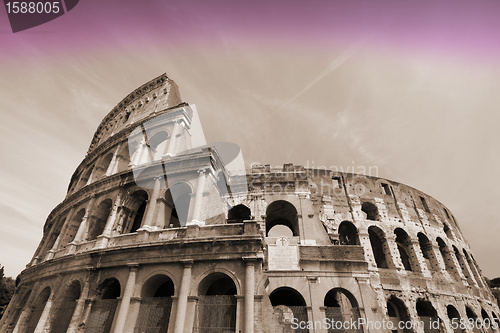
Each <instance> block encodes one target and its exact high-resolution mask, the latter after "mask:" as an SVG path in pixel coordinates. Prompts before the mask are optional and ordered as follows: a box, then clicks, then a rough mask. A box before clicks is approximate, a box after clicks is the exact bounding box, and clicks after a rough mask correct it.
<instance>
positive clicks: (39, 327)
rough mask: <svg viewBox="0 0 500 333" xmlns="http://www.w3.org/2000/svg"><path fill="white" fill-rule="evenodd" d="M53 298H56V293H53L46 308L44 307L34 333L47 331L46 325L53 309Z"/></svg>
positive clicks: (46, 303)
mask: <svg viewBox="0 0 500 333" xmlns="http://www.w3.org/2000/svg"><path fill="white" fill-rule="evenodd" d="M52 298H54V292H53V291H52V292H51V294H50V296H49V298H48V299H47V302H45V306H44V307H43V311H42V315H41V316H40V319H38V324H37V325H36V328H35V331H34V333H43V332H44V331H45V325H46V324H47V320H48V319H49V314H50V309H51V308H52Z"/></svg>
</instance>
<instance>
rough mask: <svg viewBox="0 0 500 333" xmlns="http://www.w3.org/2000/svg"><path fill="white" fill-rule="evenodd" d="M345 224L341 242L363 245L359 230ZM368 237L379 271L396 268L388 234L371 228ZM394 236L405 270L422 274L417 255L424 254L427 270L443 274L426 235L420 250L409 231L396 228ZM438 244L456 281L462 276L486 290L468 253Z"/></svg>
mask: <svg viewBox="0 0 500 333" xmlns="http://www.w3.org/2000/svg"><path fill="white" fill-rule="evenodd" d="M342 223H344V224H347V225H348V226H349V227H344V228H340V227H339V233H341V236H340V238H341V239H342V238H346V237H348V238H349V239H354V242H359V239H356V232H357V230H356V227H355V226H354V225H352V223H350V222H347V221H346V222H342ZM343 230H348V232H346V235H348V236H342V232H343ZM368 235H369V239H370V244H371V247H372V251H373V256H374V259H375V262H376V264H377V267H378V268H393V267H394V262H393V261H392V258H393V256H392V255H391V251H390V249H389V242H388V240H387V237H386V236H385V233H384V232H383V231H382V230H381V229H380V228H378V227H376V226H371V227H369V228H368ZM394 235H395V243H396V246H397V250H398V252H399V256H400V258H401V262H402V264H403V267H404V269H405V270H407V271H422V267H421V265H420V263H419V260H418V256H417V253H416V251H418V250H420V252H421V254H422V257H423V258H424V260H425V263H426V266H427V267H428V268H429V269H432V270H433V271H441V266H440V264H439V260H438V257H437V254H436V253H435V251H434V246H433V244H432V243H431V241H430V240H429V238H428V237H427V236H426V235H425V234H423V233H422V232H419V233H418V234H417V239H418V243H417V244H418V246H416V244H415V246H414V241H413V240H412V239H411V237H410V236H409V235H408V234H407V233H406V231H404V230H403V229H401V228H396V229H395V230H394ZM436 243H437V245H438V248H439V253H440V255H441V258H442V259H443V262H444V265H445V268H446V270H447V271H448V273H449V274H450V275H451V276H452V277H459V278H460V277H461V276H460V272H461V273H462V274H463V276H464V277H465V278H466V279H467V282H468V283H469V284H470V285H473V284H477V285H479V284H481V285H482V286H485V283H484V281H483V279H482V278H481V274H480V272H479V269H478V267H477V265H476V263H475V261H474V260H473V257H472V255H469V254H468V253H467V251H466V250H465V249H462V251H460V250H459V249H458V248H457V247H456V246H455V245H453V246H452V250H449V248H448V246H447V245H446V243H445V242H444V240H443V239H442V238H440V237H437V238H436ZM455 263H457V264H458V265H457V264H455Z"/></svg>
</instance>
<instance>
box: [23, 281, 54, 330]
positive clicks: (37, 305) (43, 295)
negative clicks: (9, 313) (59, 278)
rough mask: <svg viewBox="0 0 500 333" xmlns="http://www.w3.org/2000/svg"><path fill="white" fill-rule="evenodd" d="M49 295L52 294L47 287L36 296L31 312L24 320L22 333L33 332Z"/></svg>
mask: <svg viewBox="0 0 500 333" xmlns="http://www.w3.org/2000/svg"><path fill="white" fill-rule="evenodd" d="M51 293H52V292H51V289H50V287H48V286H47V287H45V288H44V289H43V290H42V291H41V292H40V293H39V294H38V296H37V298H36V299H35V302H34V303H33V305H32V308H31V312H30V314H29V315H28V318H26V326H25V330H24V333H33V332H35V329H36V327H37V325H38V323H39V321H40V319H41V316H42V313H43V309H44V308H45V305H46V304H47V302H48V300H49V298H50V296H51Z"/></svg>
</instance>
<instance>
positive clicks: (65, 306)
mask: <svg viewBox="0 0 500 333" xmlns="http://www.w3.org/2000/svg"><path fill="white" fill-rule="evenodd" d="M81 289H82V288H81V284H80V281H78V280H73V281H72V282H71V283H70V284H69V285H68V286H67V287H66V288H65V289H63V292H62V295H60V297H59V299H58V301H57V304H55V309H54V310H53V311H54V313H55V314H54V317H53V321H52V325H51V333H65V332H66V331H67V330H68V327H69V325H70V323H71V318H72V317H73V313H74V311H75V308H76V304H77V300H78V299H79V298H80V295H81V291H82V290H81Z"/></svg>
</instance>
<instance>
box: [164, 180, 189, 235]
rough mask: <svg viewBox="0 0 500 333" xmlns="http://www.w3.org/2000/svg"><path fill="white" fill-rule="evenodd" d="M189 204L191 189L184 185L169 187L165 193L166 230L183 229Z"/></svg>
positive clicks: (178, 184)
mask: <svg viewBox="0 0 500 333" xmlns="http://www.w3.org/2000/svg"><path fill="white" fill-rule="evenodd" d="M190 204H191V187H190V186H189V185H188V184H186V183H177V184H174V185H172V186H170V187H169V188H168V190H167V192H166V193H165V217H166V221H165V226H166V227H168V228H178V227H185V226H186V223H187V220H188V214H189V205H190Z"/></svg>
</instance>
